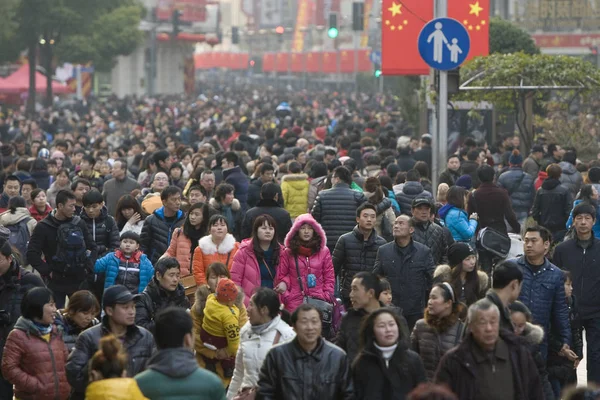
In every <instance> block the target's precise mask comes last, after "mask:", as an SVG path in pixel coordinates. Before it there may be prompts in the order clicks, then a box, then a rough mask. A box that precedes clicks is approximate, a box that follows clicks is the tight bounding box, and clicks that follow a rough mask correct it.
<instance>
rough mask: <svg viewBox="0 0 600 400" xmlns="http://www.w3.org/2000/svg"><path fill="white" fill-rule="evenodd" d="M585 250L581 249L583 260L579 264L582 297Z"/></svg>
mask: <svg viewBox="0 0 600 400" xmlns="http://www.w3.org/2000/svg"><path fill="white" fill-rule="evenodd" d="M585 250H586V249H583V260H582V262H581V294H582V295H583V293H584V292H583V281H584V279H583V269H584V268H585Z"/></svg>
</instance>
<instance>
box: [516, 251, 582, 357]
mask: <svg viewBox="0 0 600 400" xmlns="http://www.w3.org/2000/svg"><path fill="white" fill-rule="evenodd" d="M513 261H516V262H517V264H518V265H519V267H520V268H521V271H522V272H523V284H522V286H521V294H520V295H519V300H520V301H521V302H522V303H523V304H525V305H526V306H527V307H528V308H529V310H531V315H532V316H533V323H534V324H536V325H540V326H541V327H542V328H544V332H550V325H552V327H553V329H555V330H556V331H557V333H559V335H560V337H561V339H562V341H563V343H566V344H568V345H569V346H570V345H571V325H570V323H569V307H567V302H566V301H565V280H564V278H563V273H562V271H561V270H560V269H559V268H557V267H556V266H555V265H554V264H552V263H551V262H550V261H548V260H547V259H546V260H545V261H544V265H543V266H542V267H541V268H540V270H539V271H538V272H536V273H534V272H533V270H532V269H531V268H530V267H529V265H528V264H527V262H526V260H525V256H522V257H519V258H517V259H513ZM547 349H548V337H547V336H545V337H544V341H543V342H542V343H541V345H540V351H541V352H542V356H543V357H544V358H546V352H547Z"/></svg>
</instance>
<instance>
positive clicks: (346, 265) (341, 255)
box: [331, 225, 387, 299]
mask: <svg viewBox="0 0 600 400" xmlns="http://www.w3.org/2000/svg"><path fill="white" fill-rule="evenodd" d="M386 243H387V242H386V240H385V239H384V238H382V237H381V236H379V235H377V232H375V231H372V232H371V235H369V239H368V240H367V241H365V240H364V236H363V234H362V232H361V231H360V229H358V225H357V226H355V227H354V229H352V232H348V233H345V234H343V235H342V236H340V238H339V239H338V241H337V244H336V245H335V249H334V250H333V255H332V257H331V258H332V261H333V268H334V270H335V275H336V276H338V277H340V290H341V292H342V297H344V298H346V299H347V298H349V297H350V285H351V284H352V279H354V275H356V274H357V273H359V272H363V271H368V272H371V271H373V268H374V264H375V258H376V257H377V250H378V249H379V247H381V246H383V245H384V244H386Z"/></svg>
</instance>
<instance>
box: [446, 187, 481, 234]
mask: <svg viewBox="0 0 600 400" xmlns="http://www.w3.org/2000/svg"><path fill="white" fill-rule="evenodd" d="M467 195H468V192H467V190H466V189H465V188H463V187H461V186H452V187H451V188H450V190H448V194H447V197H446V204H445V205H444V206H443V207H442V208H440V211H439V215H440V219H441V220H442V221H444V225H445V226H446V227H447V228H448V229H449V230H450V232H451V233H452V237H453V238H454V240H455V241H457V242H473V238H474V236H475V231H476V230H477V220H478V219H479V217H478V216H477V213H473V214H471V215H470V216H468V215H467V212H466V211H465V205H466V204H467V200H466V199H467Z"/></svg>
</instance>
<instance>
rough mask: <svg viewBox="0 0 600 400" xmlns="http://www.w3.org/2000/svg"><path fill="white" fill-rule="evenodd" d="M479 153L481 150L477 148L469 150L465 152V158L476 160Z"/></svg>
mask: <svg viewBox="0 0 600 400" xmlns="http://www.w3.org/2000/svg"><path fill="white" fill-rule="evenodd" d="M479 153H481V152H480V151H479V150H477V149H474V150H469V151H468V152H467V160H469V161H476V160H477V159H478V158H479Z"/></svg>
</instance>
